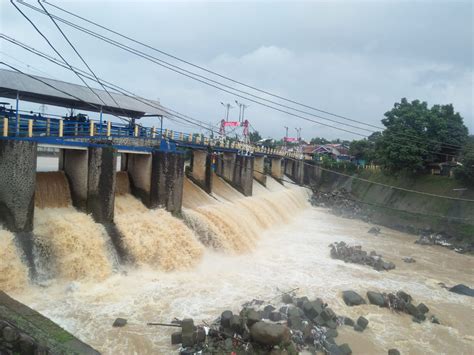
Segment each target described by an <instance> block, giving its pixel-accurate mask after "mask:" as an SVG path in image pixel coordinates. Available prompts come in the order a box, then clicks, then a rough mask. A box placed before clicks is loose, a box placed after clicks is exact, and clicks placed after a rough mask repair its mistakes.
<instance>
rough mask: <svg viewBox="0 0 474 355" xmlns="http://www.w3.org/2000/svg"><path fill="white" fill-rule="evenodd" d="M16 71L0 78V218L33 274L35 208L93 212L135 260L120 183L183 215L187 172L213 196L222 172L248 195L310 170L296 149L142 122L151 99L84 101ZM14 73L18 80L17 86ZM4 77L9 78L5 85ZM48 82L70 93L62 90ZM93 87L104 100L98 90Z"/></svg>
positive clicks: (147, 201)
mask: <svg viewBox="0 0 474 355" xmlns="http://www.w3.org/2000/svg"><path fill="white" fill-rule="evenodd" d="M0 74H1V75H3V76H5V75H6V76H7V77H9V76H11V75H13V74H12V73H5V71H0ZM18 75H19V74H18ZM18 75H15V76H14V78H10V79H9V80H4V81H2V85H3V87H2V89H3V90H2V95H4V96H5V97H7V98H16V99H17V107H16V109H14V110H13V109H10V110H8V109H6V108H3V109H2V112H0V128H1V129H0V134H1V135H0V224H2V225H3V227H4V228H5V229H6V230H8V231H10V232H12V233H14V234H15V236H16V240H17V242H18V243H19V245H20V246H21V249H22V250H23V254H24V255H25V256H26V259H27V260H28V266H29V272H30V277H32V278H35V277H36V276H37V275H36V271H37V270H36V269H37V264H38V260H35V257H34V254H35V253H34V252H33V249H34V248H35V245H36V244H38V241H36V240H35V239H36V238H37V236H35V235H34V217H35V212H38V208H39V209H42V208H44V207H51V206H53V207H65V206H68V205H72V206H73V207H74V208H75V209H76V210H77V211H79V212H83V213H85V214H88V215H90V216H92V218H93V220H94V221H95V222H96V223H99V224H102V225H103V226H104V228H105V230H106V232H107V234H108V235H109V237H110V240H111V241H112V244H113V248H114V249H115V251H116V253H117V255H118V258H119V262H126V261H133V256H132V255H131V253H130V252H129V251H128V250H127V246H126V245H125V244H124V242H123V238H124V237H123V235H122V234H123V233H122V232H121V231H120V230H119V229H118V228H117V227H116V223H115V222H116V216H115V214H116V213H115V212H116V211H115V209H116V201H115V200H116V196H117V195H119V194H121V193H123V191H126V192H127V193H130V194H132V195H133V196H135V197H136V198H137V199H138V200H140V201H141V202H142V204H143V205H144V206H146V208H148V209H157V208H163V209H164V210H166V211H168V212H170V213H171V214H173V215H175V216H177V217H181V214H182V205H183V195H184V194H185V193H186V191H185V190H186V189H185V188H184V185H185V181H189V182H191V183H192V184H193V185H195V186H197V187H198V188H199V189H201V190H202V191H203V193H205V194H208V195H209V196H211V195H212V193H213V189H214V183H215V180H216V179H219V181H224V182H225V183H227V184H229V185H230V186H232V187H233V188H234V189H235V190H237V191H238V193H239V194H240V195H241V196H242V197H250V196H252V195H253V191H254V189H255V184H258V185H259V186H265V185H266V184H267V179H268V178H272V179H274V180H276V181H279V182H280V183H282V181H283V178H284V177H285V176H286V177H288V178H290V179H291V180H292V181H293V182H294V183H295V184H299V185H303V184H304V183H305V184H308V183H309V182H310V180H311V179H314V177H315V175H316V170H315V169H310V168H308V166H309V167H311V166H310V165H309V163H306V164H305V162H304V160H303V159H301V158H302V157H301V156H300V155H299V154H297V153H295V152H287V151H283V150H278V149H270V148H266V147H260V146H254V145H250V144H245V143H243V142H238V141H235V140H229V139H213V138H209V137H204V136H203V135H201V134H187V133H183V132H176V131H172V130H169V129H163V127H160V128H156V127H145V126H143V125H141V124H139V123H138V122H137V121H138V119H139V118H140V117H145V116H146V112H147V111H148V110H149V109H150V107H144V106H146V105H144V104H141V103H139V104H137V103H136V102H130V98H123V97H121V96H120V95H118V94H117V95H116V94H114V96H116V99H117V100H118V101H119V102H120V103H121V104H120V107H116V106H114V104H113V103H110V102H109V103H108V105H107V106H103V105H101V106H99V104H100V103H99V102H93V106H91V105H90V104H88V103H87V102H90V101H93V98H91V97H84V96H81V94H80V92H81V91H80V89H81V90H82V87H79V86H78V85H74V84H69V83H64V82H59V81H55V80H50V79H44V78H43V79H42V81H45V80H47V83H48V84H49V86H45V85H43V84H42V83H37V82H35V81H34V79H32V78H24V77H21V78H20V77H19V76H18ZM20 79H21V87H20V86H19V85H17V83H18V82H19V81H20ZM8 82H11V83H12V84H11V85H6V84H5V83H8ZM38 85H39V86H40V87H38ZM50 86H52V87H60V88H61V90H62V91H67V92H73V93H75V94H74V95H73V97H67V98H66V97H64V96H65V95H63V94H61V93H58V92H55V91H54V90H53V89H52V88H51V87H50ZM97 92H98V93H99V95H101V96H102V98H103V99H104V100H107V97H106V95H105V94H104V93H103V92H101V91H100V90H97ZM20 99H23V100H27V101H32V102H40V103H48V104H54V105H57V106H62V107H69V108H70V107H75V108H76V109H87V110H89V111H92V112H94V111H95V112H97V113H98V114H99V115H100V119H99V120H93V119H89V118H87V119H84V118H83V117H80V116H79V117H77V116H76V117H72V116H71V117H64V118H63V117H53V116H43V115H41V114H33V113H32V112H24V111H21V110H20V109H19V100H20ZM121 99H122V100H123V101H120V100H121ZM109 101H110V99H109ZM147 102H150V101H147ZM160 107H161V106H157V105H156V103H155V104H153V105H152V108H153V110H152V112H151V114H150V115H152V116H166V114H167V112H166V110H164V109H161V108H160ZM119 111H120V112H121V113H122V114H123V112H125V113H127V114H128V115H129V117H130V122H129V123H127V124H124V123H117V122H112V121H110V120H109V121H105V120H103V118H102V115H103V114H104V113H108V114H115V113H118V112H119ZM45 148H47V149H54V150H55V151H57V152H59V153H58V165H57V171H56V172H48V173H44V172H37V162H38V151H39V150H42V149H45ZM70 247H71V248H74V245H71V246H70ZM36 248H37V246H36Z"/></svg>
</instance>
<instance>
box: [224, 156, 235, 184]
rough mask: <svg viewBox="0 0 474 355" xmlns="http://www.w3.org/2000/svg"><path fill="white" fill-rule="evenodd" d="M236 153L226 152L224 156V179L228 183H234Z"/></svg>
mask: <svg viewBox="0 0 474 355" xmlns="http://www.w3.org/2000/svg"><path fill="white" fill-rule="evenodd" d="M236 156H237V154H235V153H227V152H225V153H224V154H223V156H222V163H223V167H222V177H223V178H224V179H225V180H227V181H232V180H233V178H234V170H235V162H236Z"/></svg>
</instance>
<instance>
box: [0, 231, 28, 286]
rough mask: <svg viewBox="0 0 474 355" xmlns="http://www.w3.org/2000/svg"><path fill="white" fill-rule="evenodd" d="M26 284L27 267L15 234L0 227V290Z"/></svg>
mask: <svg viewBox="0 0 474 355" xmlns="http://www.w3.org/2000/svg"><path fill="white" fill-rule="evenodd" d="M27 284H28V268H27V267H26V264H25V263H24V262H23V255H22V253H21V252H20V250H19V249H18V248H17V246H16V244H15V236H14V235H13V233H10V232H8V231H6V230H4V229H2V228H1V227H0V290H3V291H16V290H21V289H23V288H24V287H25V286H26V285H27Z"/></svg>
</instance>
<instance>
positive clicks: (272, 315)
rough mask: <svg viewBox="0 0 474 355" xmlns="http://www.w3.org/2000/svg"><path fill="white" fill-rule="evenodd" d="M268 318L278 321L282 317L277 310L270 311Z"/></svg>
mask: <svg viewBox="0 0 474 355" xmlns="http://www.w3.org/2000/svg"><path fill="white" fill-rule="evenodd" d="M269 319H270V320H271V321H273V322H279V321H281V319H282V317H281V313H280V312H278V311H273V312H271V313H270V317H269Z"/></svg>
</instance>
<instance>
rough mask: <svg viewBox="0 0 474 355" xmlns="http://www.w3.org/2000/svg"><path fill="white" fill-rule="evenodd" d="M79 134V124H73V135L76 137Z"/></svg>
mask: <svg viewBox="0 0 474 355" xmlns="http://www.w3.org/2000/svg"><path fill="white" fill-rule="evenodd" d="M78 134H79V124H78V123H74V135H75V136H77V135H78Z"/></svg>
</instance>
